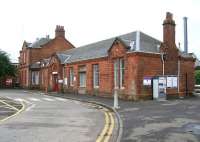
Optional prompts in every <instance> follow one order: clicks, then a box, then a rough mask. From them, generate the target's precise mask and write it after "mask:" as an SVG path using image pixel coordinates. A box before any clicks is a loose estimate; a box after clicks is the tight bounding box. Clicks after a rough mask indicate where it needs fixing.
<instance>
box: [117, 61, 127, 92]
mask: <svg viewBox="0 0 200 142" xmlns="http://www.w3.org/2000/svg"><path fill="white" fill-rule="evenodd" d="M124 69H125V68H124V59H122V58H120V59H116V60H115V61H114V85H115V88H121V89H122V88H124Z"/></svg>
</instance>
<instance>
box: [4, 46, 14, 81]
mask: <svg viewBox="0 0 200 142" xmlns="http://www.w3.org/2000/svg"><path fill="white" fill-rule="evenodd" d="M15 74H16V68H15V66H13V65H12V64H11V62H10V59H9V57H8V54H7V53H6V52H4V51H1V50H0V78H3V77H5V76H15Z"/></svg>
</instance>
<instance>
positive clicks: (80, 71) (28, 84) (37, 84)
mask: <svg viewBox="0 0 200 142" xmlns="http://www.w3.org/2000/svg"><path fill="white" fill-rule="evenodd" d="M175 26H176V25H175V21H174V20H173V15H172V14H171V13H169V12H168V13H167V14H166V19H165V20H164V22H163V41H162V42H161V41H159V40H157V39H155V38H153V37H151V36H149V35H146V34H144V33H142V32H140V31H136V32H131V33H127V34H124V35H120V36H116V37H113V38H110V39H106V40H102V41H99V42H95V43H92V44H88V45H85V46H82V47H78V48H76V47H74V46H73V45H72V44H71V43H70V42H69V41H68V40H67V39H66V38H65V30H64V27H63V26H57V27H56V30H55V38H54V39H50V38H49V37H48V36H47V37H46V38H40V39H37V40H36V41H35V42H33V43H28V42H26V41H24V43H23V46H22V50H21V51H20V57H19V61H20V85H21V87H23V88H30V89H41V90H45V91H48V92H51V91H52V92H60V91H61V92H65V93H69V92H70V93H74V94H77V93H78V94H89V95H98V96H110V97H112V96H113V92H114V90H116V91H117V92H118V94H119V97H120V98H123V99H126V100H138V99H152V98H153V93H154V92H155V90H156V89H155V90H154V88H153V84H155V83H156V81H155V82H154V81H153V80H154V79H158V78H159V79H158V82H157V83H158V88H159V85H161V86H162V85H165V86H166V87H165V89H164V92H165V94H166V97H167V98H168V97H184V96H186V95H190V94H192V93H193V90H194V82H195V80H194V69H195V58H194V57H193V54H191V53H184V52H182V51H181V50H180V49H179V48H177V46H176V44H175ZM163 78H164V80H165V81H164V83H163ZM162 83H163V84H162ZM161 88H162V87H161Z"/></svg>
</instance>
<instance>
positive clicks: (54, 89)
mask: <svg viewBox="0 0 200 142" xmlns="http://www.w3.org/2000/svg"><path fill="white" fill-rule="evenodd" d="M53 91H55V92H57V91H58V75H57V74H54V75H53Z"/></svg>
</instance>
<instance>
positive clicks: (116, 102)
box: [113, 87, 120, 109]
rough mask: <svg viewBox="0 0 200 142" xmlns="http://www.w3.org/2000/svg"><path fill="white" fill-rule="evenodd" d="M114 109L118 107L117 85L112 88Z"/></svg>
mask: <svg viewBox="0 0 200 142" xmlns="http://www.w3.org/2000/svg"><path fill="white" fill-rule="evenodd" d="M113 107H114V109H119V108H120V107H119V102H118V93H117V87H115V89H114V106H113Z"/></svg>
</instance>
